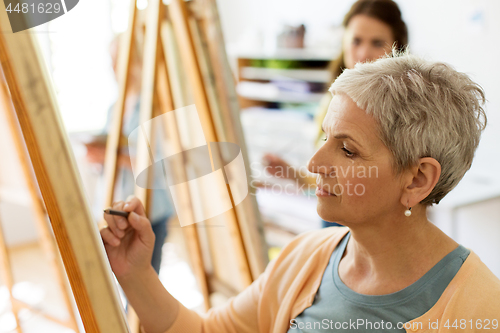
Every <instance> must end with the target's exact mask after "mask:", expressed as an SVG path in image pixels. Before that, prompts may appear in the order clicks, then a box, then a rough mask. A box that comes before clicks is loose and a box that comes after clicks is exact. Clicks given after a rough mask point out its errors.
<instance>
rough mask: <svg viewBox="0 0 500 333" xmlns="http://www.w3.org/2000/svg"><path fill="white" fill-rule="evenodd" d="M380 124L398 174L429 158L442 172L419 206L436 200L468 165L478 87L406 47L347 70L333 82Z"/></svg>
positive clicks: (476, 131)
mask: <svg viewBox="0 0 500 333" xmlns="http://www.w3.org/2000/svg"><path fill="white" fill-rule="evenodd" d="M330 92H331V93H332V94H346V95H347V96H349V97H350V98H351V99H352V100H353V101H354V102H355V103H356V104H357V105H358V107H360V108H361V109H363V110H365V112H366V113H367V114H371V115H373V117H374V118H375V119H376V120H377V122H378V123H379V126H380V128H379V132H380V138H381V140H382V141H383V143H384V144H385V145H386V146H387V147H388V149H389V150H390V151H391V152H392V154H393V156H394V161H393V168H394V170H395V171H396V172H397V173H400V172H402V171H403V170H405V169H407V168H408V167H411V166H414V165H416V164H417V162H418V159H419V158H422V157H433V158H435V159H436V160H437V161H438V162H439V163H440V164H441V176H440V177H439V180H438V182H437V184H436V186H435V187H434V189H433V190H432V192H431V193H430V194H429V195H428V196H427V197H426V198H425V199H424V200H422V201H421V204H423V205H431V204H433V203H439V201H440V200H441V199H442V198H443V197H444V196H445V195H446V194H447V193H448V192H450V191H451V190H452V189H453V188H454V187H455V186H456V185H457V184H458V182H459V181H460V180H461V179H462V177H463V176H464V174H465V172H467V170H469V168H470V166H471V164H472V159H473V157H474V152H475V150H476V148H477V145H478V144H479V139H480V136H481V131H482V130H483V129H484V128H485V126H486V114H485V112H484V109H483V107H482V106H483V105H484V103H485V96H484V91H483V89H482V88H481V87H480V86H479V85H478V84H476V83H475V82H473V81H472V80H471V79H470V78H469V77H468V76H467V75H466V74H464V73H460V72H457V71H456V70H454V69H453V68H452V67H451V66H450V65H447V64H444V63H439V62H430V61H426V60H424V59H422V58H420V57H417V56H415V55H410V54H409V53H408V51H404V52H397V51H396V50H393V51H392V54H390V55H388V56H386V57H384V58H382V59H379V60H376V61H374V62H371V63H364V64H356V66H355V67H354V68H353V69H346V70H345V71H344V72H343V73H342V74H341V75H340V76H339V77H338V78H337V79H336V81H335V82H334V83H333V84H332V86H331V88H330Z"/></svg>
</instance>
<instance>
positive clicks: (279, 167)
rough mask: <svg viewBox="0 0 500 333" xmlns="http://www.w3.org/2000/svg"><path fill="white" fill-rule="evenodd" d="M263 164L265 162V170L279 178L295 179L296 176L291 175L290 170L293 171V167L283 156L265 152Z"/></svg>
mask: <svg viewBox="0 0 500 333" xmlns="http://www.w3.org/2000/svg"><path fill="white" fill-rule="evenodd" d="M262 164H264V165H265V166H266V167H265V170H266V171H267V172H268V173H269V174H270V175H271V176H274V177H277V178H285V179H294V178H295V177H293V176H290V174H289V173H290V171H293V168H292V167H291V166H290V165H289V164H288V163H287V162H286V161H285V160H284V159H282V158H281V157H278V156H276V155H273V154H265V155H264V156H263V157H262ZM292 173H293V172H292Z"/></svg>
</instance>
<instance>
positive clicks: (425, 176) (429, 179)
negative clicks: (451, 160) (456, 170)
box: [401, 157, 441, 207]
mask: <svg viewBox="0 0 500 333" xmlns="http://www.w3.org/2000/svg"><path fill="white" fill-rule="evenodd" d="M411 174H412V177H411V179H410V180H409V184H408V183H407V186H406V188H405V189H404V194H403V196H401V203H402V204H403V205H404V206H406V205H407V204H408V206H410V207H413V206H415V205H416V204H418V203H419V202H420V201H422V200H424V199H425V198H426V197H427V196H428V195H429V194H430V193H431V192H432V190H433V189H434V186H436V184H437V182H438V180H439V176H441V164H440V163H439V162H438V161H437V160H436V159H434V158H432V157H422V158H421V159H419V160H418V165H416V166H414V167H412V168H411Z"/></svg>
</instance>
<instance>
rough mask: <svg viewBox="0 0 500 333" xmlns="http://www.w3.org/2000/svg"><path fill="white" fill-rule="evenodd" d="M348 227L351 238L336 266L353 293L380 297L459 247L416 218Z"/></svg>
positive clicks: (420, 217) (422, 217) (423, 218)
mask: <svg viewBox="0 0 500 333" xmlns="http://www.w3.org/2000/svg"><path fill="white" fill-rule="evenodd" d="M412 215H413V216H412V217H411V219H410V218H407V217H406V216H404V215H403V216H402V218H399V217H398V218H394V219H393V221H372V222H371V223H370V224H369V225H367V224H363V225H359V224H356V225H352V226H351V225H349V227H350V229H351V238H350V240H349V243H348V244H347V247H346V250H345V252H344V255H343V257H342V259H341V261H340V264H339V275H340V278H341V279H342V281H343V282H344V283H345V284H346V285H347V286H348V287H350V288H351V289H353V290H354V291H356V292H359V293H362V294H368V295H382V294H388V293H392V292H396V291H398V290H401V289H403V288H405V287H407V286H409V285H410V284H412V283H413V282H415V281H417V280H418V279H419V278H420V277H422V276H423V275H424V274H425V273H426V272H427V271H429V270H430V269H431V268H432V267H433V266H434V265H435V264H437V263H438V262H439V261H440V260H441V259H442V258H443V257H444V256H446V255H447V254H448V253H450V252H451V251H453V250H454V249H455V248H456V247H457V246H458V244H457V243H456V242H455V241H454V240H452V239H451V238H450V237H448V236H447V235H445V234H444V233H443V232H442V231H441V230H439V229H438V228H437V227H436V226H434V225H433V224H432V223H430V222H429V221H428V220H427V217H426V214H425V209H424V210H423V211H421V212H419V214H418V216H415V215H416V214H412Z"/></svg>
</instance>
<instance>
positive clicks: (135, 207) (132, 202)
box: [123, 196, 146, 217]
mask: <svg viewBox="0 0 500 333" xmlns="http://www.w3.org/2000/svg"><path fill="white" fill-rule="evenodd" d="M123 210H124V211H126V212H135V213H137V214H138V215H140V216H144V217H146V212H145V211H144V206H143V205H142V202H141V201H140V200H139V199H138V198H137V197H134V196H130V197H128V198H127V202H126V203H125V205H124V207H123Z"/></svg>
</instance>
